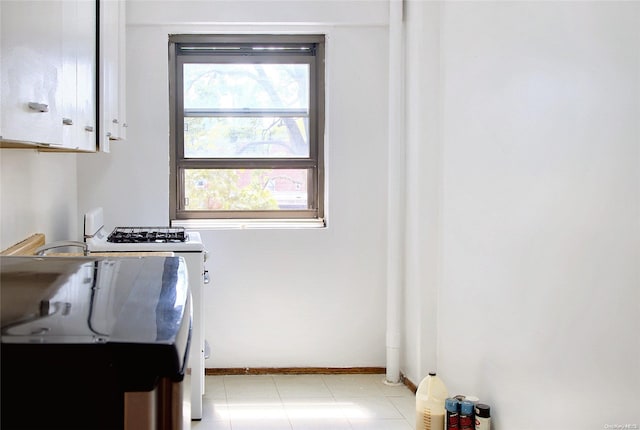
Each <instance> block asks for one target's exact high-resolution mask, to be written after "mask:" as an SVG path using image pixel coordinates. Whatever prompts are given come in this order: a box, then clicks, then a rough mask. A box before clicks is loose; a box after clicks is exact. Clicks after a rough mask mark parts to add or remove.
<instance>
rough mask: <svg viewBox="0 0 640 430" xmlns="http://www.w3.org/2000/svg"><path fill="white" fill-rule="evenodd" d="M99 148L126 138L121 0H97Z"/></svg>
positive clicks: (122, 1)
mask: <svg viewBox="0 0 640 430" xmlns="http://www.w3.org/2000/svg"><path fill="white" fill-rule="evenodd" d="M99 8H100V36H99V37H100V65H99V70H100V75H99V94H100V97H99V100H100V106H99V109H98V112H99V122H100V136H99V143H98V146H99V149H100V151H105V152H108V151H109V145H110V142H111V141H113V140H123V139H125V138H126V129H127V122H126V118H125V108H126V106H125V91H126V86H125V84H126V83H125V11H126V5H125V2H124V0H99Z"/></svg>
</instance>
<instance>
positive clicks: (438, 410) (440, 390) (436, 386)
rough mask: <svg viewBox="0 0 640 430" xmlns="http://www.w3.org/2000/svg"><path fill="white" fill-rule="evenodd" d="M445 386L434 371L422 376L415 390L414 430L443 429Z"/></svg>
mask: <svg viewBox="0 0 640 430" xmlns="http://www.w3.org/2000/svg"><path fill="white" fill-rule="evenodd" d="M447 397H449V393H448V392H447V387H446V386H445V385H444V382H442V379H440V378H439V377H438V376H436V374H435V373H434V372H430V373H429V375H428V376H427V377H426V378H424V379H423V380H422V381H421V382H420V384H419V385H418V390H417V391H416V430H444V416H445V409H444V402H445V399H446V398H447Z"/></svg>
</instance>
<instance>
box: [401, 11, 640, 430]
mask: <svg viewBox="0 0 640 430" xmlns="http://www.w3.org/2000/svg"><path fill="white" fill-rule="evenodd" d="M423 12H424V13H425V14H424V15H423V16H422V20H424V21H425V22H429V21H430V20H432V19H433V15H431V13H436V14H438V15H439V16H440V26H441V28H440V30H439V31H440V38H441V39H440V42H439V49H431V50H430V51H429V52H430V58H426V59H425V60H424V62H423V63H422V65H421V67H423V68H428V66H427V63H428V62H429V61H431V62H436V63H439V64H440V69H439V73H440V80H439V82H440V85H441V91H442V93H441V95H440V97H435V98H434V100H433V103H434V106H433V108H434V109H435V110H436V111H438V110H439V111H440V114H441V116H442V120H441V122H440V127H441V130H440V132H441V137H440V139H441V140H440V145H441V148H442V157H441V161H440V163H439V166H438V167H437V168H438V169H440V170H441V172H442V173H441V175H440V176H439V177H436V178H434V177H433V175H432V174H430V173H418V174H416V175H414V176H413V179H414V180H415V181H418V182H420V181H427V182H428V181H436V182H437V181H441V182H442V185H441V192H442V194H441V195H442V200H441V202H442V206H441V210H442V227H441V235H442V237H441V246H440V253H441V258H442V260H441V263H440V266H439V267H438V268H437V269H436V270H439V271H440V272H441V276H440V278H439V280H438V281H437V282H439V286H438V318H437V320H438V332H437V335H438V354H437V368H438V373H439V374H440V376H442V378H443V379H444V381H445V382H446V384H447V385H448V388H449V390H450V394H458V393H462V394H475V395H477V396H479V397H480V398H481V399H482V400H484V401H486V402H487V403H489V404H490V405H492V406H493V407H494V411H493V414H494V424H495V425H494V428H497V429H518V430H523V429H586V428H608V427H606V426H607V425H614V424H619V425H624V424H635V425H636V426H637V425H640V409H638V404H639V401H640V394H639V392H638V386H640V336H639V335H638V330H639V329H640V312H639V311H640V288H639V287H640V264H639V263H640V254H639V243H640V230H639V220H640V201H639V199H640V153H639V148H640V145H639V143H640V3H637V2H627V3H617V2H584V3H582V2H447V3H444V4H442V8H441V10H439V11H434V10H426V11H423ZM415 43H417V42H415ZM415 46H416V45H414V47H415ZM427 56H429V55H427ZM418 90H420V89H419V88H416V87H413V88H409V90H408V92H409V93H411V92H412V91H418ZM420 91H423V93H424V95H425V96H426V95H427V94H428V91H426V90H420ZM419 120H420V119H419V118H418V119H413V120H410V124H409V128H411V127H416V124H415V121H419ZM435 145H436V146H437V145H438V143H435ZM407 293H408V294H411V290H408V292H407ZM408 298H409V299H410V298H411V296H408ZM420 316H422V317H424V313H423V314H422V315H421V314H419V315H418V317H416V316H411V319H409V320H408V322H407V323H408V325H411V324H420V322H421V320H420V319H419V317H420ZM422 329H423V327H421V330H422ZM427 329H428V328H427ZM419 345H420V344H419V340H416V339H414V338H411V337H410V338H408V345H407V347H408V348H409V347H411V348H412V350H415V349H417V348H418V347H419ZM407 361H408V366H407V367H408V368H410V369H413V368H416V367H417V366H416V365H415V362H416V359H415V358H414V357H411V356H409V357H407ZM428 370H429V369H421V371H420V373H419V374H415V375H414V374H411V375H410V377H412V378H416V379H414V380H419V378H421V377H422V376H424V375H425V374H426V372H427V371H428ZM609 428H612V427H609Z"/></svg>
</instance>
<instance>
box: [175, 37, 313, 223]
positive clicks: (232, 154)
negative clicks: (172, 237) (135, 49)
mask: <svg viewBox="0 0 640 430" xmlns="http://www.w3.org/2000/svg"><path fill="white" fill-rule="evenodd" d="M169 63H170V64H169V65H170V67H169V75H170V83H169V90H170V108H171V129H170V134H171V151H170V154H171V163H170V166H171V170H170V180H171V186H170V193H171V196H170V212H171V214H170V216H171V219H172V220H191V219H274V220H275V219H277V220H287V219H292V220H294V219H297V220H301V219H311V220H323V218H324V205H323V202H324V171H323V167H324V166H323V164H324V163H323V133H324V37H323V36H316V35H299V36H293V35H286V36H284V35H281V36H278V35H261V36H260V35H236V36H231V35H172V36H170V38H169Z"/></svg>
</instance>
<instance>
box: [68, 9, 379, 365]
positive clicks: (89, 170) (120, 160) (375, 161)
mask: <svg viewBox="0 0 640 430" xmlns="http://www.w3.org/2000/svg"><path fill="white" fill-rule="evenodd" d="M239 3H243V6H246V7H242V8H238V7H237V4H238V2H197V1H196V2H175V3H174V2H167V1H161V2H148V1H144V2H137V1H133V2H131V3H129V6H128V9H127V15H128V25H127V71H128V72H127V87H128V97H127V112H128V124H129V128H128V140H127V141H126V142H115V143H113V144H112V145H111V148H112V153H111V154H108V155H101V154H98V155H97V156H87V157H84V156H81V158H79V166H78V171H79V178H80V180H79V196H80V198H79V209H80V210H81V211H85V210H87V209H88V208H90V207H93V206H96V205H101V206H103V207H104V209H105V218H106V219H105V222H106V224H107V228H108V229H110V228H113V227H114V226H115V225H150V224H160V225H162V224H166V223H168V212H169V208H168V183H169V178H168V167H169V164H168V154H169V136H168V130H169V122H168V120H169V105H168V83H167V82H168V81H167V76H168V74H167V73H168V72H167V63H168V54H167V35H168V34H169V33H188V32H229V31H231V32H233V31H240V32H248V31H257V32H270V31H275V32H305V33H313V32H321V33H326V34H327V46H326V55H327V59H326V62H327V67H328V68H327V79H326V81H327V91H328V92H327V123H328V129H327V133H326V138H327V140H326V142H327V143H326V145H327V162H326V165H327V180H328V195H329V201H328V207H329V213H328V215H327V217H328V223H329V227H328V228H326V229H315V230H273V231H265V230H230V231H221V230H217V231H201V234H202V237H203V240H204V242H205V246H206V247H207V248H208V250H209V251H210V255H211V258H210V261H209V262H208V263H207V268H208V270H209V271H210V273H211V276H212V285H211V286H210V287H208V290H207V292H206V303H205V307H206V332H207V338H208V340H209V342H210V344H211V349H212V356H211V358H210V359H209V360H207V362H206V366H207V367H270V366H274V367H285V366H303V367H304V366H335V367H340V366H384V364H385V363H384V345H385V341H384V336H385V332H384V331H385V297H386V296H385V294H386V293H385V285H384V282H385V281H384V280H385V255H386V250H385V240H386V233H385V221H386V153H387V149H386V136H387V126H386V122H387V109H386V99H387V94H386V92H387V60H386V59H387V46H388V44H387V27H386V24H384V22H385V20H386V19H387V18H386V14H387V4H386V2H378V1H374V2H311V1H303V2H254V3H251V4H250V3H247V2H239ZM214 4H215V7H214V6H213V5H214ZM314 16H315V18H314ZM258 21H260V22H258ZM273 22H279V23H280V24H277V25H276V24H273ZM247 23H251V24H250V25H249V24H247ZM381 23H382V24H381ZM139 162H142V163H144V164H138V163H139Z"/></svg>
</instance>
